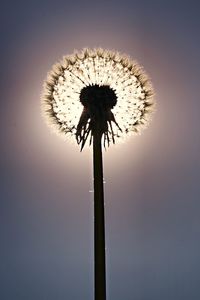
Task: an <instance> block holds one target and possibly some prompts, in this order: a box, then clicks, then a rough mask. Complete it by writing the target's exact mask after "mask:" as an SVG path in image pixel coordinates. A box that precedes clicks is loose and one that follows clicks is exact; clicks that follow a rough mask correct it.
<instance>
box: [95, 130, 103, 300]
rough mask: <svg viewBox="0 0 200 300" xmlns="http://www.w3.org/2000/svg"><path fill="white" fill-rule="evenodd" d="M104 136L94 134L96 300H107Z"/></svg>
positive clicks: (97, 131)
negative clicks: (102, 140)
mask: <svg viewBox="0 0 200 300" xmlns="http://www.w3.org/2000/svg"><path fill="white" fill-rule="evenodd" d="M101 138H102V134H101V133H100V132H99V130H94V132H93V167H94V273H95V274H94V276H95V280H94V283H95V300H106V259H105V218H104V189H103V163H102V147H101Z"/></svg>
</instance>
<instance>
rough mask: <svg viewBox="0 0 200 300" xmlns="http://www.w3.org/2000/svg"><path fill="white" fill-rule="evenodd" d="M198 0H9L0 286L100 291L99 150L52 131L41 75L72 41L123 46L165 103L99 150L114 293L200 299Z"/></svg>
mask: <svg viewBox="0 0 200 300" xmlns="http://www.w3.org/2000/svg"><path fill="white" fill-rule="evenodd" d="M199 11H200V4H199V2H198V1H192V0H190V1H176V0H173V1H172V0H168V1H161V0H160V1H158V0H157V1H155V0H152V1H147V0H146V1H127V0H124V1H119V0H117V1H114V0H111V1H104V0H103V1H99V2H95V1H80V0H77V1H71V2H70V3H68V2H67V1H60V0H57V1H47V0H44V1H41V0H40V1H39V0H34V1H25V0H21V1H20V0H19V1H14V0H11V1H1V12H0V14H1V15H2V16H1V18H0V23H1V24H0V28H1V59H2V61H1V73H0V76H1V81H0V87H1V100H0V103H1V110H0V113H1V116H0V125H1V156H0V161H1V162H0V165H1V174H0V187H1V190H0V245H1V246H0V286H1V287H0V299H1V300H36V299H37V300H55V299H56V300H64V299H67V300H92V299H93V200H92V193H91V192H90V191H91V189H92V158H91V150H84V151H83V153H80V152H79V148H78V147H77V146H76V145H73V144H70V143H67V142H64V141H63V140H62V139H60V137H58V136H56V135H55V134H53V133H51V131H50V130H49V128H47V127H46V125H45V124H44V122H43V120H42V118H41V114H40V94H41V90H42V84H43V80H44V78H45V77H46V73H47V71H48V70H49V69H50V68H51V65H52V64H53V63H54V62H55V61H56V60H58V59H60V58H61V57H62V56H63V55H64V54H70V53H71V52H72V51H73V50H74V49H82V48H83V47H97V46H101V47H104V48H109V49H117V50H119V51H121V52H125V53H127V54H129V55H130V56H131V57H133V58H134V59H136V60H138V62H139V63H140V64H142V65H143V66H144V67H145V69H146V71H147V72H148V73H149V75H150V77H151V79H152V81H153V84H154V88H155V90H156V99H157V112H156V114H155V116H154V119H153V122H152V123H151V125H150V127H149V128H148V129H147V130H145V131H144V132H143V134H142V135H141V136H137V137H133V138H131V139H129V140H128V141H127V143H125V144H123V145H116V146H111V147H110V149H108V151H106V153H105V154H104V171H105V174H104V175H105V180H106V183H105V200H106V204H105V207H106V244H107V252H106V253H107V293H108V299H109V300H111V299H112V300H160V299H162V300H188V299H192V300H198V299H200V284H199V278H200V256H199V253H200V240H199V239H200V202H199V199H200V185H199V178H200V159H199V153H200V134H199V130H200V118H199V112H200V99H199V85H200V84H199V78H200V58H199V53H200V33H199V28H200V17H199Z"/></svg>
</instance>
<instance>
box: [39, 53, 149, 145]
mask: <svg viewBox="0 0 200 300" xmlns="http://www.w3.org/2000/svg"><path fill="white" fill-rule="evenodd" d="M153 94H154V93H153V89H152V85H151V82H150V80H149V78H148V76H147V75H146V74H145V72H144V70H143V69H142V67H140V66H139V65H138V64H137V63H136V62H135V61H133V60H131V59H130V58H128V57H127V56H125V55H121V54H119V53H118V52H114V51H109V50H103V49H93V50H91V49H84V50H82V51H81V52H75V53H74V54H73V55H67V56H64V57H63V59H62V61H60V62H59V63H56V64H54V65H53V67H52V70H51V71H50V72H49V74H48V76H47V80H46V81H45V83H44V91H43V94H42V110H43V112H44V113H45V117H46V120H47V121H48V123H49V124H51V125H53V127H54V128H56V131H57V132H60V133H62V135H64V136H67V135H71V136H72V137H74V138H76V140H77V142H78V144H81V149H82V148H83V147H84V145H85V142H86V140H87V139H88V137H89V140H90V143H91V140H92V138H93V134H94V132H95V130H98V131H99V132H100V133H101V135H102V138H103V141H104V146H105V145H106V144H107V145H108V146H109V143H110V141H112V142H113V143H114V142H115V140H116V138H123V137H124V136H125V135H127V134H128V135H129V134H135V133H138V132H140V130H141V129H142V127H144V126H146V125H147V124H148V121H149V119H150V117H151V115H152V110H153V106H154V101H153Z"/></svg>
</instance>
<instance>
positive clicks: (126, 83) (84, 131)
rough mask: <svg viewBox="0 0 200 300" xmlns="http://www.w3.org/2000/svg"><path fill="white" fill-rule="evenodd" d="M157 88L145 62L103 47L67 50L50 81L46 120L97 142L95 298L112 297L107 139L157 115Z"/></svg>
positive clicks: (67, 132) (65, 131) (83, 139)
mask: <svg viewBox="0 0 200 300" xmlns="http://www.w3.org/2000/svg"><path fill="white" fill-rule="evenodd" d="M153 94H154V93H153V88H152V85H151V82H150V80H149V78H148V76H147V75H146V73H145V72H144V70H143V69H142V67H141V66H139V65H138V64H137V63H136V62H135V61H133V60H131V59H130V58H129V57H127V56H125V55H122V54H119V53H118V52H113V51H108V50H103V49H100V48H99V49H93V50H92V49H83V50H82V51H81V52H74V54H73V55H70V56H69V55H68V56H64V57H63V59H62V61H60V62H59V63H56V64H55V65H53V67H52V70H51V71H50V73H49V74H48V76H47V80H46V81H45V83H44V90H43V94H42V111H43V113H44V115H45V119H46V121H47V122H48V123H49V124H50V125H52V126H53V128H54V129H55V130H56V132H58V133H61V134H62V136H64V137H65V136H66V137H67V136H71V137H72V138H73V139H74V140H76V141H77V143H78V144H79V145H80V147H81V150H82V149H83V148H84V146H85V144H86V142H87V141H89V145H90V144H91V143H92V144H93V169H94V172H93V173H94V273H95V275H94V277H95V280H94V283H95V300H105V299H106V260H105V220H104V188H103V185H104V179H103V164H102V144H103V145H104V147H106V146H109V145H110V143H111V142H112V143H115V142H116V140H122V139H123V138H124V137H125V136H127V135H131V134H137V133H140V131H141V129H142V128H143V127H145V126H147V124H148V122H149V120H150V118H151V115H152V111H153V108H154V100H153ZM90 192H91V191H90Z"/></svg>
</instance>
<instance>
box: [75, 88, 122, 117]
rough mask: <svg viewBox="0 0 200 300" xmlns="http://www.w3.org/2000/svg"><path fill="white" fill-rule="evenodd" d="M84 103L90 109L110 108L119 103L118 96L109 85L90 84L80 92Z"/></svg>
mask: <svg viewBox="0 0 200 300" xmlns="http://www.w3.org/2000/svg"><path fill="white" fill-rule="evenodd" d="M80 101H81V103H82V105H83V106H84V107H85V108H87V109H90V110H105V111H107V110H110V109H112V108H113V107H114V106H115V105H116V103H117V96H116V94H115V92H114V90H113V89H111V88H110V87H109V86H108V85H102V86H99V85H97V84H95V85H89V86H86V87H84V88H83V89H82V90H81V93H80Z"/></svg>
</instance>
